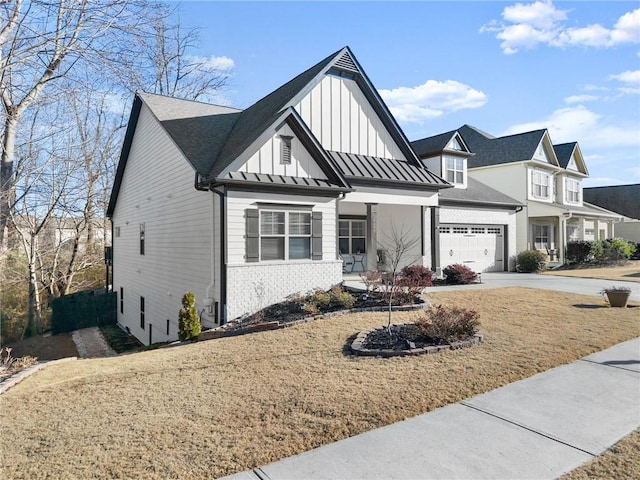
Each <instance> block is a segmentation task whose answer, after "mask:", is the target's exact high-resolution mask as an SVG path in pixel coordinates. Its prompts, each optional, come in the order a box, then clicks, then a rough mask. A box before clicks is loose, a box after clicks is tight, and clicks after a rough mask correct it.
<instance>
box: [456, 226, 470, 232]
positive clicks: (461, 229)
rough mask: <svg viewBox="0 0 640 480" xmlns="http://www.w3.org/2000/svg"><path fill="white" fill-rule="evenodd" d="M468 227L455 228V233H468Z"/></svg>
mask: <svg viewBox="0 0 640 480" xmlns="http://www.w3.org/2000/svg"><path fill="white" fill-rule="evenodd" d="M467 231H468V229H467V227H453V233H467Z"/></svg>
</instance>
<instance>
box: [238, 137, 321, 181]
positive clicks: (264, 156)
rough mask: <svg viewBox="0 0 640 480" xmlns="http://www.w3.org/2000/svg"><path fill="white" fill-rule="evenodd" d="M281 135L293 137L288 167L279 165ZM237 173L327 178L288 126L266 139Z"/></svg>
mask: <svg viewBox="0 0 640 480" xmlns="http://www.w3.org/2000/svg"><path fill="white" fill-rule="evenodd" d="M281 135H285V136H289V137H293V138H292V139H291V164H290V165H282V163H281V158H280V157H281V143H282V140H281V139H280V136H281ZM238 171H240V172H247V173H264V174H268V175H286V176H290V177H301V178H322V179H326V178H327V177H326V175H325V174H324V172H323V171H322V169H320V167H319V166H318V164H317V163H316V161H315V160H314V159H313V157H312V156H311V154H310V153H309V152H308V151H307V149H306V148H305V147H304V145H303V144H302V142H300V140H299V139H298V138H297V137H296V136H295V135H294V133H293V131H292V130H291V128H290V127H289V126H288V125H284V126H283V127H282V128H280V130H278V131H277V132H276V134H275V135H273V136H272V137H271V138H270V139H268V140H267V141H266V142H265V143H264V145H262V146H261V147H260V148H259V149H258V150H257V151H256V152H255V153H254V154H253V155H251V157H250V158H249V160H247V162H246V163H245V164H244V165H243V166H242V167H240V168H239V170H238Z"/></svg>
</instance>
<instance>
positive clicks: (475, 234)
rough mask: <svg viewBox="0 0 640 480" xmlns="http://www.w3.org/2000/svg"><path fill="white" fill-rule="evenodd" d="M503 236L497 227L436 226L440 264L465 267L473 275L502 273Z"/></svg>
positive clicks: (501, 228) (500, 227)
mask: <svg viewBox="0 0 640 480" xmlns="http://www.w3.org/2000/svg"><path fill="white" fill-rule="evenodd" d="M503 256H504V235H503V227H502V226H501V225H469V224H448V225H441V226H440V263H441V264H442V266H443V267H445V266H447V265H451V264H454V263H459V264H462V265H466V266H467V267H469V268H470V269H472V270H473V271H475V272H490V271H502V270H503V269H504V268H503Z"/></svg>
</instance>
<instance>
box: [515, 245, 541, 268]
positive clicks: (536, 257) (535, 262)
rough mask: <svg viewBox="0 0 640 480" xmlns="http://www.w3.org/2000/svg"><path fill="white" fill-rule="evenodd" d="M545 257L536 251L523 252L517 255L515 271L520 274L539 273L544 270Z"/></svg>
mask: <svg viewBox="0 0 640 480" xmlns="http://www.w3.org/2000/svg"><path fill="white" fill-rule="evenodd" d="M546 258H547V256H546V255H545V254H544V253H542V252H540V251H538V250H524V251H522V252H520V253H519V254H518V257H517V260H516V270H517V271H518V272H522V273H536V272H541V271H542V270H544V269H545V268H546V263H545V260H546Z"/></svg>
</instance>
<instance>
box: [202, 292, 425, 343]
mask: <svg viewBox="0 0 640 480" xmlns="http://www.w3.org/2000/svg"><path fill="white" fill-rule="evenodd" d="M427 308H431V302H429V301H425V302H424V303H414V304H412V305H397V306H393V307H391V311H392V312H410V311H413V310H424V309H427ZM388 311H389V307H388V306H379V307H365V308H349V309H346V310H336V311H333V312H325V313H319V314H317V315H310V316H308V317H304V318H300V319H298V320H294V321H292V322H287V323H280V322H267V323H258V324H254V325H248V326H247V327H239V328H234V329H233V330H231V327H235V326H236V324H235V323H233V322H230V323H227V324H226V325H223V326H221V327H217V328H214V329H212V330H206V331H204V332H202V333H201V334H200V336H199V337H198V340H199V341H203V340H213V339H215V338H223V337H235V336H238V335H244V334H247V333H254V332H264V331H267V330H279V329H281V328H288V327H293V326H295V325H301V324H303V323H308V322H313V321H315V320H320V319H322V318H331V317H336V316H339V315H346V314H348V313H361V312H388Z"/></svg>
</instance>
